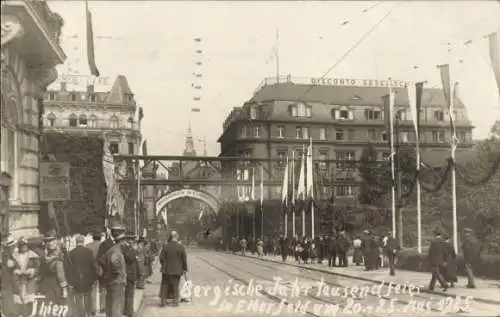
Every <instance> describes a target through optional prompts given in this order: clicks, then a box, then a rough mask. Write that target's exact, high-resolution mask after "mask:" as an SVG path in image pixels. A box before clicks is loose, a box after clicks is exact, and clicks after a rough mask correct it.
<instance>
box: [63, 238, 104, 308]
mask: <svg viewBox="0 0 500 317" xmlns="http://www.w3.org/2000/svg"><path fill="white" fill-rule="evenodd" d="M84 243H85V239H84V238H83V237H82V236H78V237H77V238H76V248H74V249H73V250H71V251H70V252H69V254H68V260H69V261H68V262H69V263H68V264H69V265H68V266H69V268H70V269H69V270H68V282H69V284H70V285H71V286H72V287H73V296H74V302H75V307H76V311H77V314H78V316H79V317H85V316H86V315H87V316H95V313H96V311H95V309H93V307H95V303H93V302H92V296H91V295H92V286H93V285H94V282H95V281H97V270H96V264H95V257H94V254H93V253H92V251H91V250H90V249H88V248H86V247H85V246H84Z"/></svg>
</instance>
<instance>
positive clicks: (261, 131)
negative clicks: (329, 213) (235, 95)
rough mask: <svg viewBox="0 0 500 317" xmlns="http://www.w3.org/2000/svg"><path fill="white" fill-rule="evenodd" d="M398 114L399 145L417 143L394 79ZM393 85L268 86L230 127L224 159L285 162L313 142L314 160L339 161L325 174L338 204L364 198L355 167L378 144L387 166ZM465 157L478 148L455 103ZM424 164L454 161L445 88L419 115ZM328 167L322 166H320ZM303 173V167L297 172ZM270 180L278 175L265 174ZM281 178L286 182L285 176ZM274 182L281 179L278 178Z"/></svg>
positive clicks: (234, 114) (431, 93) (275, 194)
mask: <svg viewBox="0 0 500 317" xmlns="http://www.w3.org/2000/svg"><path fill="white" fill-rule="evenodd" d="M391 84H392V87H395V88H393V89H394V90H395V92H396V98H395V111H396V112H398V118H399V120H398V126H399V127H398V131H399V135H398V138H399V142H400V144H404V143H409V144H411V143H414V142H415V140H416V135H415V130H414V126H413V122H412V118H411V111H410V108H409V103H408V94H407V92H406V89H405V88H401V86H403V87H404V84H405V83H404V82H400V81H394V82H393V83H391ZM386 85H387V83H383V82H379V81H367V80H350V79H342V80H330V81H328V82H319V81H317V80H314V79H312V80H311V83H309V84H301V83H296V82H293V81H292V79H291V77H287V79H286V80H284V81H283V82H281V83H272V84H268V85H266V84H264V85H261V86H260V87H259V89H258V90H257V91H256V92H255V93H254V95H253V96H252V98H251V99H250V100H249V101H248V102H246V103H245V104H244V105H243V106H241V107H236V108H234V109H233V110H232V111H231V113H230V114H229V116H228V117H227V118H226V120H225V122H224V124H223V132H222V135H221V136H220V138H219V140H218V142H219V143H220V151H221V152H220V156H242V157H254V158H264V159H265V158H273V159H281V160H283V161H284V160H285V159H286V157H287V156H288V157H289V158H291V157H292V152H295V158H296V159H297V158H300V157H301V155H302V153H303V150H304V149H305V148H307V145H308V144H309V142H310V139H312V143H313V159H316V160H338V161H347V163H346V162H336V163H335V164H332V165H333V169H334V170H331V171H326V174H325V175H328V177H333V178H334V181H335V186H334V189H333V193H331V194H333V195H334V196H335V197H336V198H342V199H344V198H346V199H348V200H352V199H355V198H356V197H357V192H358V187H359V179H358V177H357V171H356V170H353V169H352V164H350V165H349V164H348V161H359V159H360V156H361V153H362V150H363V148H364V147H366V146H367V145H368V144H373V145H374V146H375V148H376V150H377V152H378V158H379V159H380V160H382V159H383V158H386V157H387V156H388V155H389V148H388V140H387V138H388V133H387V131H386V124H385V120H384V107H383V99H382V97H383V96H384V95H387V92H388V88H387V87H385V86H386ZM455 108H456V113H455V117H456V118H457V121H456V127H457V131H458V132H457V133H458V138H459V140H460V143H459V151H462V150H468V149H470V148H471V147H472V129H473V126H472V125H471V122H470V120H469V119H468V116H467V111H466V108H465V106H464V105H463V104H462V103H461V102H457V103H456V105H455ZM420 118H421V119H420V125H421V126H420V144H421V150H422V159H423V161H424V162H426V163H428V164H430V165H436V164H445V163H446V158H447V157H449V141H450V133H449V119H448V118H449V116H448V113H447V108H446V102H445V99H444V94H443V92H442V91H441V90H440V89H424V92H423V98H422V109H421V113H420ZM320 168H321V166H320ZM296 170H298V168H297V169H296ZM266 177H270V178H271V176H265V178H266ZM280 177H281V176H280ZM274 179H277V178H276V177H274ZM276 189H277V190H269V191H268V194H267V196H268V197H269V198H280V197H281V190H280V188H276Z"/></svg>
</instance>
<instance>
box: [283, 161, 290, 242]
mask: <svg viewBox="0 0 500 317" xmlns="http://www.w3.org/2000/svg"><path fill="white" fill-rule="evenodd" d="M285 166H286V169H287V170H289V169H290V166H288V156H287V157H286V165H285ZM286 172H287V171H285V174H287V173H286ZM286 182H287V184H288V179H287V180H286ZM285 194H286V195H287V196H288V191H287V193H285ZM285 203H286V205H285V230H284V231H285V234H284V236H285V238H288V199H287V200H285Z"/></svg>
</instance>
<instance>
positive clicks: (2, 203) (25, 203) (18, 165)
mask: <svg viewBox="0 0 500 317" xmlns="http://www.w3.org/2000/svg"><path fill="white" fill-rule="evenodd" d="M1 8H2V19H1V20H2V22H1V23H2V43H1V70H2V76H1V77H2V84H1V97H2V98H1V99H2V100H1V138H0V139H1V141H0V145H1V151H0V156H1V157H0V174H1V176H0V180H1V181H0V185H1V186H0V187H1V188H0V189H1V190H0V220H1V228H0V234H1V235H2V236H3V235H5V234H9V233H11V234H12V235H14V236H16V237H19V236H25V237H28V236H35V235H38V234H39V231H38V214H39V211H40V204H39V196H38V193H39V183H38V180H39V164H38V163H39V137H40V133H41V127H42V124H41V116H42V113H43V102H42V101H43V93H44V91H45V89H46V88H47V86H48V85H50V84H51V83H52V82H53V81H55V80H56V79H57V71H56V69H55V66H56V65H58V64H61V63H63V62H64V60H65V59H66V55H65V54H64V52H63V50H62V49H61V47H60V45H59V38H60V35H61V29H62V26H63V23H64V22H63V19H62V18H61V16H59V15H58V14H57V13H55V12H52V11H51V10H50V8H49V7H48V5H47V3H46V2H45V1H2V3H1Z"/></svg>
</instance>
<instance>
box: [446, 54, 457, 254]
mask: <svg viewBox="0 0 500 317" xmlns="http://www.w3.org/2000/svg"><path fill="white" fill-rule="evenodd" d="M450 46H451V44H450ZM448 53H449V55H450V66H448V67H450V68H451V66H452V64H453V48H452V47H450V48H449V50H448ZM449 74H450V76H449V77H448V78H449V79H450V81H449V84H450V88H451V89H450V92H449V96H448V98H449V106H450V109H449V114H450V136H451V142H450V144H451V162H452V165H451V199H452V209H453V248H454V249H455V252H456V253H458V221H457V177H456V167H455V154H456V153H455V152H456V149H457V143H456V140H457V131H456V128H455V113H454V111H455V100H454V99H455V89H456V87H455V84H454V83H453V79H452V78H451V77H452V76H451V69H449Z"/></svg>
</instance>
